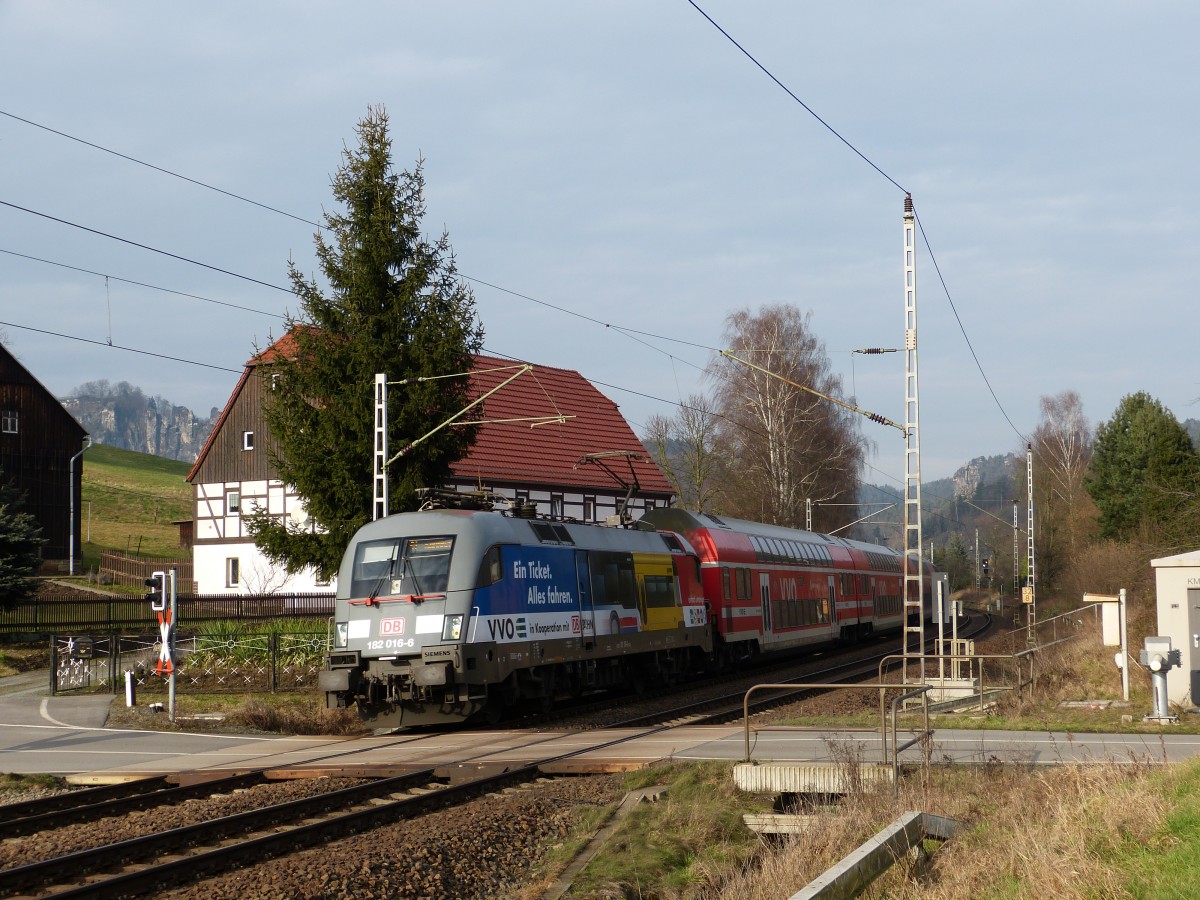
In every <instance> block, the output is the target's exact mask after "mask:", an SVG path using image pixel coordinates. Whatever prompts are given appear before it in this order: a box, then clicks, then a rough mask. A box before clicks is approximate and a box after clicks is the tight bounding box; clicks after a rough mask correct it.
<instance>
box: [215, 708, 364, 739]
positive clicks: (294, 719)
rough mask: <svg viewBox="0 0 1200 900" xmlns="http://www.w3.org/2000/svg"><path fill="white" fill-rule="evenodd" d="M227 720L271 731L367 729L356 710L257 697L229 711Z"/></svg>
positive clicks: (336, 732)
mask: <svg viewBox="0 0 1200 900" xmlns="http://www.w3.org/2000/svg"><path fill="white" fill-rule="evenodd" d="M225 721H226V722H227V723H228V724H230V725H233V726H237V727H242V728H247V729H250V730H252V731H265V732H268V733H271V734H309V735H313V734H332V735H361V734H364V733H365V732H366V731H367V729H366V727H365V726H364V725H363V721H362V719H361V718H360V717H359V715H358V713H357V712H355V711H354V710H353V709H326V708H325V707H324V706H320V705H316V704H304V705H288V706H278V705H272V704H269V703H265V702H263V701H262V700H258V699H249V700H244V701H242V703H241V705H240V706H237V707H235V708H234V709H232V710H230V711H229V713H227V714H226V717H225Z"/></svg>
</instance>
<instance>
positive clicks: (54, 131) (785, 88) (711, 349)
mask: <svg viewBox="0 0 1200 900" xmlns="http://www.w3.org/2000/svg"><path fill="white" fill-rule="evenodd" d="M687 2H688V3H689V4H690V5H691V6H692V7H693V8H694V9H695V10H696V11H697V12H698V13H700V15H701V16H703V17H704V18H705V20H706V21H708V22H709V24H711V25H712V26H713V27H714V28H715V29H717V31H719V32H720V33H721V35H722V36H724V37H725V39H726V40H728V41H729V42H730V43H731V44H732V45H733V46H734V47H736V48H737V49H738V51H739V52H741V53H742V54H743V55H744V56H745V57H746V58H747V59H748V60H750V62H752V63H753V64H754V65H755V66H756V67H757V68H758V69H759V70H760V71H761V72H762V73H763V74H764V75H766V76H767V77H768V78H770V79H771V81H772V82H773V83H774V84H775V85H776V86H777V87H779V88H780V89H781V90H783V91H784V92H785V93H786V94H787V95H788V96H789V97H791V99H792V100H794V101H795V102H796V103H797V104H799V105H800V106H801V107H802V108H803V109H804V110H805V111H806V112H807V113H808V114H809V115H810V116H812V117H813V118H814V119H815V120H816V121H817V122H819V123H820V124H821V125H822V126H823V127H824V128H825V129H826V130H827V131H829V133H830V134H832V135H833V136H834V137H836V138H837V139H838V140H839V141H841V142H842V143H843V144H844V145H845V146H846V147H848V148H849V149H850V150H851V151H852V152H853V153H854V154H855V155H856V156H858V157H859V158H860V159H862V160H863V161H864V162H865V163H867V165H869V166H870V167H871V168H872V169H874V170H875V171H876V172H878V173H879V174H880V175H881V176H883V177H884V178H885V179H886V180H887V181H888V182H890V183H891V184H892V185H894V186H895V187H896V188H898V189H899V190H901V191H905V193H906V194H907V193H908V191H907V190H906V189H905V188H904V187H903V186H902V185H901V184H900V183H899V182H897V181H896V180H895V179H894V178H892V177H891V176H890V175H889V174H888V173H887V172H885V171H884V170H883V169H882V168H880V166H879V165H877V164H876V163H875V162H874V161H872V160H871V159H870V158H869V157H867V156H866V155H865V154H864V153H863V152H862V151H860V150H859V149H858V148H857V147H856V146H855V145H854V144H853V143H851V142H850V141H849V140H848V139H847V138H846V137H844V136H843V135H842V134H841V133H840V132H838V131H837V129H835V128H834V127H833V126H832V125H830V124H829V123H828V122H827V121H826V120H825V119H824V118H822V117H821V116H820V115H819V114H818V113H817V112H816V111H815V110H813V109H812V107H810V106H809V105H808V104H807V103H805V102H804V101H803V100H802V99H801V98H800V97H799V96H797V95H796V94H795V92H793V91H792V90H791V89H790V88H789V87H788V86H787V85H785V84H784V83H783V82H782V81H780V80H779V78H778V77H776V76H775V74H774V73H773V72H771V71H770V69H768V68H767V67H766V66H765V65H764V64H763V63H761V62H760V61H759V60H758V59H757V58H756V57H755V56H754V55H753V54H752V53H750V52H749V51H748V50H747V49H746V48H745V47H744V46H742V44H741V43H739V42H738V41H737V40H736V39H735V38H734V37H733V36H732V35H731V34H730V33H729V32H728V31H726V30H725V29H724V28H723V27H722V26H721V25H720V24H718V23H717V22H716V21H715V20H714V19H713V18H712V17H711V16H710V15H709V14H708V13H707V12H705V11H704V10H703V9H702V8H701V7H700V6H699V5H698V4H697V3H696V2H695V0H687ZM0 115H3V116H6V117H8V118H11V119H14V120H16V121H19V122H22V123H24V124H26V125H30V126H32V127H34V128H39V129H41V130H43V131H47V132H49V133H51V134H55V135H57V136H59V137H63V138H66V139H67V140H71V141H75V142H76V143H79V144H83V145H84V146H87V147H91V148H93V149H96V150H100V151H102V152H104V153H108V154H111V155H113V156H116V157H119V158H121V159H124V160H127V161H129V162H132V163H135V164H137V165H140V166H144V167H146V168H149V169H152V170H154V171H157V172H161V173H163V174H165V175H170V176H171V177H174V178H178V179H180V180H182V181H186V182H188V183H189V184H194V185H196V186H197V187H202V188H205V189H207V190H211V191H215V192H217V193H219V194H223V195H225V196H227V197H231V198H233V199H236V200H241V201H242V202H244V203H249V204H251V205H252V206H257V207H259V208H260V209H264V210H267V211H269V212H274V213H277V214H279V215H282V216H286V217H287V218H290V219H294V220H296V221H299V222H303V223H305V224H308V225H313V226H315V227H317V228H320V227H321V225H320V224H319V223H317V222H314V221H312V220H311V219H305V218H303V217H301V216H297V215H294V214H292V213H289V212H286V211H285V210H281V209H278V208H276V207H273V206H270V205H268V204H265V203H261V202H259V201H257V200H253V199H251V198H249V197H246V196H243V195H241V194H237V193H234V192H232V191H227V190H224V189H223V188H219V187H216V186H214V185H211V184H208V183H206V182H203V181H199V180H198V179H195V178H191V177H189V176H186V175H182V174H180V173H178V172H174V171H171V170H170V169H166V168H163V167H161V166H157V165H154V164H153V163H149V162H146V161H144V160H140V159H137V158H136V157H132V156H129V155H127V154H124V153H120V152H118V151H116V150H112V149H110V148H108V147H104V146H102V145H100V144H96V143H94V142H91V141H87V140H84V139H82V138H79V137H76V136H74V135H71V134H67V133H66V132H63V131H59V130H58V129H55V128H51V127H49V126H47V125H42V124H41V123H38V122H34V121H32V120H30V119H26V118H24V117H22V116H18V115H15V114H14V113H10V112H8V111H6V110H0ZM0 204H3V205H4V206H8V207H10V208H13V209H17V210H20V211H22V212H26V213H29V214H31V215H36V216H40V217H43V218H46V219H49V220H51V221H55V222H59V223H61V224H65V225H69V226H71V227H74V228H79V229H81V230H83V231H88V232H90V233H92V234H96V235H99V236H101V237H106V238H109V239H111V240H115V241H120V242H122V243H126V244H129V245H131V246H135V247H139V248H141V249H144V250H149V251H151V252H154V253H159V254H162V255H164V256H168V257H170V258H172V259H177V260H180V261H182V262H188V263H191V264H193V265H198V266H201V267H203V268H207V269H210V270H212V271H216V272H220V273H222V274H226V275H230V276H232V277H234V278H240V279H243V280H246V281H250V282H252V283H254V284H259V285H262V286H264V287H270V288H274V289H275V290H280V291H284V292H286V293H293V292H292V291H291V290H290V289H289V288H284V287H280V286H279V285H274V284H269V283H267V282H265V281H261V280H259V279H256V278H252V277H250V276H246V275H241V274H239V273H236V272H232V271H230V270H228V269H223V268H220V267H218V266H212V265H209V264H207V263H203V262H200V261H198V260H193V259H190V258H188V257H184V256H180V255H177V254H174V253H170V252H168V251H165V250H160V249H158V248H155V247H150V246H148V245H146V244H141V243H138V242H136V241H132V240H129V239H127V238H122V237H118V236H116V235H112V234H108V233H106V232H103V231H99V230H97V229H93V228H88V227H87V226H84V225H79V224H77V223H74V222H70V221H67V220H65V219H61V218H58V217H55V216H51V215H49V214H46V213H41V212H38V211H36V210H31V209H27V208H25V207H21V206H18V205H16V204H13V203H9V202H7V201H3V200H0ZM914 214H915V207H914ZM916 218H917V224H918V227H919V228H920V230H921V237H922V240H923V241H924V243H925V247H926V250H927V251H928V252H929V256H930V260H931V261H932V262H933V266H934V270H935V272H936V273H937V276H938V279H939V281H940V283H941V285H942V290H943V291H944V293H945V295H946V299H947V301H948V302H949V304H950V309H951V312H952V313H953V315H954V318H955V321H956V322H957V324H958V327H959V330H960V332H961V333H962V335H963V339H964V341H966V344H967V348H968V350H969V351H970V353H971V357H972V359H973V360H974V362H975V366H976V368H977V369H978V371H979V374H980V376H981V377H982V378H983V381H984V384H985V386H986V387H987V389H988V392H989V393H990V394H991V396H992V400H993V401H994V402H995V403H996V406H997V408H998V409H999V410H1000V413H1001V415H1003V416H1004V418H1005V420H1006V421H1007V422H1008V424H1009V427H1010V428H1012V430H1013V431H1014V432H1015V433H1016V435H1017V436H1018V437H1019V438H1021V439H1022V440H1023V441H1026V443H1028V439H1027V438H1026V437H1025V435H1023V434H1022V433H1021V432H1020V430H1019V429H1018V428H1017V427H1016V425H1015V424H1014V423H1013V421H1012V419H1011V418H1010V417H1009V415H1008V413H1007V411H1006V410H1005V409H1004V406H1003V404H1002V403H1001V402H1000V399H999V397H998V396H997V395H996V392H995V390H994V388H993V387H992V384H991V381H990V380H989V379H988V377H987V373H986V372H985V371H984V369H983V366H982V364H981V363H980V361H979V357H978V354H977V353H976V352H975V348H974V346H973V345H972V343H971V340H970V337H969V336H968V335H967V332H966V328H965V326H964V325H963V322H962V318H961V317H960V316H959V314H958V309H957V307H956V306H955V304H954V299H953V297H952V296H951V294H950V290H949V287H948V286H947V284H946V281H945V277H944V276H943V274H942V271H941V267H940V266H939V265H938V263H937V259H936V257H935V255H934V253H933V248H932V246H931V244H930V241H929V236H928V234H927V233H926V232H925V227H924V223H923V222H922V221H921V219H920V216H917V217H916ZM0 252H4V253H10V254H11V255H14V256H24V257H25V258H27V259H33V260H37V261H39V262H44V263H47V264H50V265H59V266H62V267H63V268H68V269H74V270H76V271H81V272H85V273H88V274H93V275H98V276H100V277H104V278H105V279H106V282H107V279H108V278H109V277H116V276H108V275H106V274H104V273H99V272H93V271H91V270H88V269H82V268H79V267H76V266H70V265H66V264H64V263H56V262H52V261H50V260H42V259H38V258H37V257H32V256H26V255H25V254H20V253H14V252H13V251H8V250H0ZM460 275H461V277H462V278H464V279H465V280H467V281H471V282H474V283H476V284H480V285H483V286H486V287H490V288H492V289H493V290H498V291H502V292H504V293H507V294H510V295H512V296H515V297H519V298H521V299H524V300H527V301H529V302H532V303H535V304H538V305H540V306H544V307H546V308H549V309H553V310H556V311H558V312H561V313H565V314H567V315H571V316H575V317H576V318H579V319H582V320H584V321H588V322H591V323H593V324H596V325H600V326H603V327H604V328H605V329H612V330H615V331H618V332H620V333H622V334H625V335H626V337H629V338H630V339H632V340H634V341H636V342H637V343H639V344H641V345H643V346H645V347H647V348H648V349H651V350H655V351H657V352H659V353H662V354H663V355H665V356H667V357H668V358H669V359H671V360H672V361H675V360H676V359H678V360H679V361H680V362H682V363H684V364H685V365H688V366H691V367H692V368H695V369H697V370H700V371H704V369H703V367H701V366H698V365H696V364H695V363H692V362H690V361H688V360H686V359H682V358H679V357H675V356H674V355H672V354H670V353H667V352H666V351H665V350H662V349H661V348H658V347H654V346H652V345H651V344H649V343H647V342H646V341H643V340H641V339H640V338H639V337H636V336H635V335H640V336H642V337H647V338H652V339H654V340H660V341H670V342H674V343H679V344H684V345H686V346H691V347H696V348H698V349H703V350H707V351H709V352H711V353H719V352H720V351H719V350H717V349H716V348H714V347H709V346H706V345H703V344H698V343H695V342H692V341H685V340H682V339H680V338H674V337H669V336H666V335H660V334H656V333H653V332H648V331H642V330H639V329H632V328H625V327H623V326H620V325H614V324H613V323H610V322H604V321H602V320H600V319H596V318H593V317H591V316H588V315H585V314H583V313H578V312H575V311H574V310H570V309H567V308H565V307H561V306H557V305H555V304H553V303H549V302H546V301H543V300H538V299H537V298H534V297H531V296H529V295H527V294H523V293H520V292H518V291H514V290H511V289H508V288H504V287H501V286H500V285H496V284H493V283H490V282H487V281H484V280H483V279H480V278H475V277H472V276H470V275H466V274H462V273H460ZM117 280H118V281H123V282H126V283H129V284H135V285H138V286H141V287H147V288H150V289H153V290H161V291H164V292H167V293H173V294H177V295H179V296H186V297H192V298H194V299H199V300H203V301H205V302H209V303H214V304H217V305H221V306H228V307H231V308H235V309H241V310H244V311H248V312H256V313H259V314H261V315H270V316H273V317H275V318H284V317H282V316H278V315H276V314H273V313H267V312H264V311H262V310H256V309H252V308H250V307H244V306H239V305H238V304H233V303H227V302H223V301H219V300H212V299H209V298H206V297H200V296H198V295H195V294H188V293H185V292H182V291H174V290H171V289H169V288H161V287H158V286H155V285H149V284H144V283H142V282H137V281H133V280H130V279H124V278H117ZM13 327H21V328H23V327H25V326H13ZM29 330H35V331H36V330H37V329H29ZM45 333H46V334H54V332H45ZM63 336H64V337H68V338H71V336H70V335H63ZM72 339H76V340H84V341H86V340H87V339H83V338H72ZM108 345H109V346H113V344H112V341H111V338H110V340H109V341H108ZM117 349H125V350H128V351H130V352H135V353H147V352H148V351H141V350H137V349H135V348H117ZM149 355H154V356H161V355H160V354H149ZM162 358H166V359H176V358H175V357H167V356H164V357H162ZM179 361H181V362H189V363H192V364H194V365H208V364H206V363H196V362H193V361H191V360H179ZM606 386H607V387H613V388H614V389H616V390H626V389H624V388H620V387H617V386H615V385H606ZM628 393H633V394H635V395H640V396H645V397H647V399H654V400H656V401H659V402H666V403H668V404H670V405H675V406H680V407H681V408H682V407H683V404H682V403H678V404H676V403H673V402H672V401H666V400H662V399H661V398H655V397H650V396H649V395H644V394H640V393H639V392H637V391H628Z"/></svg>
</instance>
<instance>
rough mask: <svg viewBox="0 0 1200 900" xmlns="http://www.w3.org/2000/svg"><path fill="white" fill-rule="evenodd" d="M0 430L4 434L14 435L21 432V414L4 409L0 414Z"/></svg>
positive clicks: (13, 410)
mask: <svg viewBox="0 0 1200 900" xmlns="http://www.w3.org/2000/svg"><path fill="white" fill-rule="evenodd" d="M0 430H3V432H4V433H5V434H16V433H17V432H19V431H20V430H21V414H20V413H19V412H18V411H17V410H15V409H6V410H4V412H3V414H0Z"/></svg>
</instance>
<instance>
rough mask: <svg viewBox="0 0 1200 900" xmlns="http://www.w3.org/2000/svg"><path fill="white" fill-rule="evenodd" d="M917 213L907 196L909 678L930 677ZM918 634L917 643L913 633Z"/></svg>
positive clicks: (906, 633) (914, 681) (906, 663)
mask: <svg viewBox="0 0 1200 900" xmlns="http://www.w3.org/2000/svg"><path fill="white" fill-rule="evenodd" d="M916 250H917V246H916V214H915V213H914V212H913V202H912V194H906V195H905V197H904V632H903V634H904V647H903V654H904V672H903V681H904V683H905V684H924V683H925V659H924V656H923V654H924V653H925V617H924V615H923V614H922V599H923V597H922V594H923V592H922V577H921V576H922V571H921V569H922V566H921V435H920V426H919V422H920V415H919V409H920V407H919V404H918V402H917V264H916ZM914 637H915V638H916V639H917V642H916V646H915V647H914V646H912V642H911V638H914Z"/></svg>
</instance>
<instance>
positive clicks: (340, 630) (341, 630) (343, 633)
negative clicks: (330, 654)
mask: <svg viewBox="0 0 1200 900" xmlns="http://www.w3.org/2000/svg"><path fill="white" fill-rule="evenodd" d="M349 635H350V623H349V622H338V623H337V624H335V625H334V626H333V646H335V647H340V648H344V647H345V646H346V644H347V643H348V641H349Z"/></svg>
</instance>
